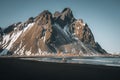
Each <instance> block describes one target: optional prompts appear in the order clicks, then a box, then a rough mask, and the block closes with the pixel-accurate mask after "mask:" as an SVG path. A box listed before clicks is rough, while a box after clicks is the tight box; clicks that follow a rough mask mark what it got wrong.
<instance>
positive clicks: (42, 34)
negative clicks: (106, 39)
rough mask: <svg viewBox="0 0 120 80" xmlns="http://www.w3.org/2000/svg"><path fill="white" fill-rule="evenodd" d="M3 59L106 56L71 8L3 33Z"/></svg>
mask: <svg viewBox="0 0 120 80" xmlns="http://www.w3.org/2000/svg"><path fill="white" fill-rule="evenodd" d="M0 34H1V35H0V43H1V44H0V55H34V54H39V55H42V54H48V53H54V54H55V53H65V54H67V53H70V54H73V53H74V54H106V53H107V52H106V51H105V50H104V49H102V48H101V46H100V45H99V44H98V43H97V42H95V40H94V36H93V34H92V32H91V30H90V28H89V27H88V25H87V24H86V23H84V21H83V20H82V19H76V18H74V16H73V13H72V10H71V9H70V8H65V9H64V10H63V11H62V12H58V11H57V12H55V13H54V14H52V13H51V12H49V11H48V10H44V11H43V12H42V13H40V14H39V15H38V16H36V17H35V18H33V17H30V18H29V19H28V20H27V21H26V22H24V23H22V22H18V23H16V24H13V25H10V26H8V27H7V28H6V29H4V30H2V28H1V29H0Z"/></svg>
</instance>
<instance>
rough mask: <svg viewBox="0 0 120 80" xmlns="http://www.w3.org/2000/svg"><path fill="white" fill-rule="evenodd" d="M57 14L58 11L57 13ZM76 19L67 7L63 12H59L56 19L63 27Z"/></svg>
mask: <svg viewBox="0 0 120 80" xmlns="http://www.w3.org/2000/svg"><path fill="white" fill-rule="evenodd" d="M55 14H56V13H55ZM74 20H75V18H74V16H73V14H72V11H71V9H70V8H65V9H64V10H63V11H62V12H61V13H57V18H56V20H55V22H56V23H58V24H59V25H60V26H61V27H62V28H64V26H65V25H66V24H70V23H72V22H73V21H74Z"/></svg>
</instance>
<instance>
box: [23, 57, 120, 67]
mask: <svg viewBox="0 0 120 80" xmlns="http://www.w3.org/2000/svg"><path fill="white" fill-rule="evenodd" d="M21 59H24V60H35V61H44V62H57V63H78V64H92V65H105V66H117V67H120V57H41V58H38V57H37V58H21Z"/></svg>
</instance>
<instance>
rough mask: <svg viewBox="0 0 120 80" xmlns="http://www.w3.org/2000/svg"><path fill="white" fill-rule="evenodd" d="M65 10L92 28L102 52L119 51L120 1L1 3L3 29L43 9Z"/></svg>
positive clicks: (10, 0) (27, 0) (8, 0)
mask: <svg viewBox="0 0 120 80" xmlns="http://www.w3.org/2000/svg"><path fill="white" fill-rule="evenodd" d="M65 7H69V8H71V10H72V11H73V15H74V17H75V18H76V19H83V20H84V22H85V23H87V24H88V25H89V27H90V29H91V30H92V33H93V35H94V38H95V41H96V42H98V43H99V44H100V45H101V46H102V48H103V49H105V50H106V51H107V52H109V53H116V52H120V0H0V27H2V28H5V27H7V26H8V25H11V24H13V23H17V22H20V21H21V22H24V21H26V20H27V19H28V18H29V17H35V16H37V15H38V14H40V13H41V12H42V11H44V10H49V11H50V12H52V13H54V12H55V11H62V10H63V9H64V8H65Z"/></svg>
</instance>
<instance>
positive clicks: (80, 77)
mask: <svg viewBox="0 0 120 80" xmlns="http://www.w3.org/2000/svg"><path fill="white" fill-rule="evenodd" d="M0 80H120V67H110V66H101V65H88V64H74V63H71V64H70V63H52V62H40V61H31V60H21V59H18V58H0Z"/></svg>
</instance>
